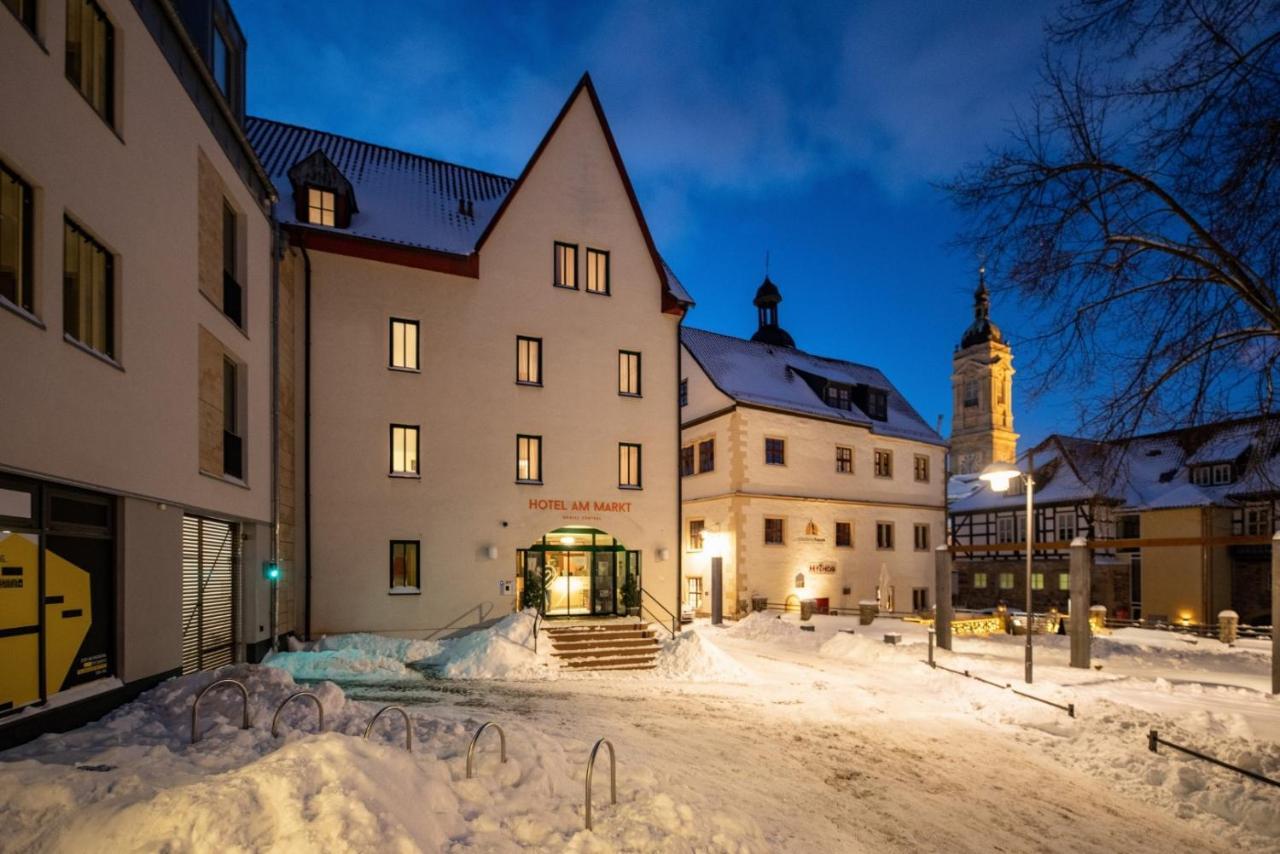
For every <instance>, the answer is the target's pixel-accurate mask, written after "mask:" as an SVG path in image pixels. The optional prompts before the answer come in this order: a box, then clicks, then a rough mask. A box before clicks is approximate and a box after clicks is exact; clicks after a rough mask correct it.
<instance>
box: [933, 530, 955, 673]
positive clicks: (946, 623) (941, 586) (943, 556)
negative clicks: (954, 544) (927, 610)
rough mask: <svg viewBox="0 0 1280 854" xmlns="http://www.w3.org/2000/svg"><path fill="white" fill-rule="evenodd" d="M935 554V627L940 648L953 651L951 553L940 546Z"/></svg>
mask: <svg viewBox="0 0 1280 854" xmlns="http://www.w3.org/2000/svg"><path fill="white" fill-rule="evenodd" d="M933 554H934V558H933V569H934V577H933V583H934V597H935V604H934V612H933V626H934V628H935V629H936V630H937V632H938V646H939V647H941V648H942V649H951V619H952V616H953V614H952V608H951V551H950V550H949V549H948V548H947V547H946V546H938V548H937V549H936V550H935V551H934V553H933Z"/></svg>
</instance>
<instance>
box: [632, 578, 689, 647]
mask: <svg viewBox="0 0 1280 854" xmlns="http://www.w3.org/2000/svg"><path fill="white" fill-rule="evenodd" d="M640 596H641V599H640V610H641V611H642V612H643V611H644V610H645V609H646V608H648V610H649V615H650V616H652V617H653V618H654V621H655V622H657V624H658V625H660V626H662V627H663V628H664V629H667V631H669V632H671V636H672V637H675V636H676V635H678V634H680V632H679V625H680V618H679V617H677V616H676V615H675V614H673V613H671V611H670V610H668V609H667V606H666V605H663V604H662V603H661V602H659V601H658V597H657V596H654V595H653V594H652V593H650V592H649V591H648V590H645V589H644V588H643V587H641V588H640ZM645 596H648V597H649V598H650V599H652V600H653V604H655V605H657V606H658V607H659V608H661V609H662V610H663V612H665V613H666V615H667V616H668V617H670V618H671V627H670V628H667V625H666V624H665V623H663V622H662V621H661V620H659V619H658V618H657V617H658V615H657V614H655V613H654V611H653V609H652V608H649V607H648V606H647V605H645V603H644V598H643V597H645Z"/></svg>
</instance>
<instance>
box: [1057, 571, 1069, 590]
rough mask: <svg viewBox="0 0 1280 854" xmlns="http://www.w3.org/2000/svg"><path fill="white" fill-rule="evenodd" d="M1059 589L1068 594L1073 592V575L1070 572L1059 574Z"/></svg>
mask: <svg viewBox="0 0 1280 854" xmlns="http://www.w3.org/2000/svg"><path fill="white" fill-rule="evenodd" d="M1058 589H1059V590H1061V591H1063V592H1067V591H1070V590H1071V573H1069V572H1059V573H1058Z"/></svg>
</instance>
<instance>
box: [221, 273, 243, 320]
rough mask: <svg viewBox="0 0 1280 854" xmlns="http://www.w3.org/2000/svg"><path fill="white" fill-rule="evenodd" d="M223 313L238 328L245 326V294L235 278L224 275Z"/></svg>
mask: <svg viewBox="0 0 1280 854" xmlns="http://www.w3.org/2000/svg"><path fill="white" fill-rule="evenodd" d="M222 313H223V314H225V315H226V316H227V317H229V318H231V322H232V323H234V324H235V325H236V326H244V294H243V289H242V288H241V287H240V283H239V282H237V281H236V279H235V276H232V275H231V274H230V273H226V272H224V273H223V274H222Z"/></svg>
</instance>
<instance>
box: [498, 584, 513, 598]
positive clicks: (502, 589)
mask: <svg viewBox="0 0 1280 854" xmlns="http://www.w3.org/2000/svg"><path fill="white" fill-rule="evenodd" d="M515 592H516V583H515V582H514V581H499V582H498V593H500V594H501V595H503V596H510V595H512V594H513V593H515Z"/></svg>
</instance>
